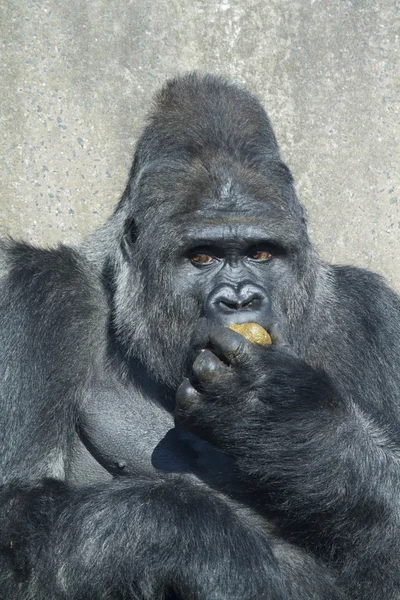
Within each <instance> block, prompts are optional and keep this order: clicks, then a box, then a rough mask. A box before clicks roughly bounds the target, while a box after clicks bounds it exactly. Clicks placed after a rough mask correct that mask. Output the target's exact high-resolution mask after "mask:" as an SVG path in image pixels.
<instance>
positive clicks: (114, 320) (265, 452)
mask: <svg viewBox="0 0 400 600" xmlns="http://www.w3.org/2000/svg"><path fill="white" fill-rule="evenodd" d="M1 252H2V257H1V264H2V268H3V277H2V280H1V295H0V314H1V331H0V338H1V347H0V375H1V377H0V390H1V392H0V393H1V410H0V427H1V431H2V435H1V440H0V446H1V453H0V465H1V466H0V474H1V483H2V487H1V491H0V545H1V550H0V598H1V599H4V600H128V599H129V600H161V599H162V598H164V599H165V600H167V599H168V600H177V599H180V600H260V599H261V598H265V599H266V600H339V599H341V598H342V599H344V598H346V599H349V600H350V599H351V600H383V599H384V600H397V599H398V598H399V597H400V518H399V515H400V512H399V508H400V434H399V432H400V370H399V365H400V303H399V299H398V297H397V296H396V295H395V294H394V293H393V292H391V291H390V290H389V289H388V288H387V287H386V286H385V284H384V282H383V281H382V280H381V279H380V278H379V277H378V276H376V275H373V274H371V273H369V272H367V271H363V270H360V269H354V268H347V267H332V266H330V265H326V264H324V263H322V262H321V261H320V259H319V258H318V256H317V254H316V253H315V251H314V249H313V247H312V245H311V243H310V241H309V238H308V234H307V228H306V223H305V218H304V214H303V210H302V207H301V205H300V204H299V202H298V200H297V198H296V194H295V191H294V188H293V182H292V178H291V175H290V172H289V170H288V168H287V167H286V166H285V165H284V164H283V162H282V161H281V158H280V155H279V150H278V147H277V143H276V140H275V137H274V134H273V131H272V129H271V125H270V123H269V120H268V118H267V116H266V114H265V112H264V110H263V109H262V108H261V106H260V104H259V103H258V102H257V100H256V99H255V98H253V97H252V96H251V95H250V94H249V93H248V92H246V91H244V90H241V89H239V88H237V87H235V86H234V85H231V84H230V83H227V82H226V81H223V80H221V79H220V78H217V77H213V76H197V75H189V76H186V77H182V78H179V79H176V80H172V81H169V82H168V83H167V84H166V86H165V87H164V88H163V89H162V90H161V92H160V93H159V94H158V96H157V97H156V101H155V105H154V108H153V111H152V112H151V115H150V118H149V122H148V125H147V127H146V128H145V130H144V133H143V135H142V137H141V139H140V140H139V143H138V146H137V151H136V154H135V159H134V162H133V166H132V170H131V175H130V178H129V182H128V185H127V189H126V191H125V193H124V195H123V197H122V199H121V201H120V203H119V205H118V207H117V209H116V211H115V213H114V215H113V216H112V217H111V218H110V220H109V221H108V222H107V223H106V224H105V225H104V227H103V228H102V229H101V230H99V231H98V232H96V233H95V234H94V235H93V236H92V237H91V238H90V239H89V241H88V242H87V243H86V244H85V245H82V246H81V247H79V248H68V247H63V246H60V247H59V248H57V249H54V250H42V249H37V248H33V247H31V246H29V245H27V244H24V243H18V242H13V241H4V242H2V245H1ZM260 252H261V253H262V254H261V260H259V253H260ZM199 255H200V256H201V260H204V264H202V263H200V264H198V262H197V260H198V256H199ZM204 256H205V257H206V259H204ZM264 258H265V260H264ZM246 286H247V287H246ZM220 290H222V293H226V290H228V292H229V293H231V294H233V297H234V298H239V296H240V294H242V293H243V294H244V293H245V292H244V291H243V290H256V292H254V293H253V296H251V298H250V300H249V299H248V298H247V300H246V302H244V304H243V303H242V304H243V305H242V304H241V303H240V302H239V300H237V301H236V300H235V301H233V302H232V301H231V300H229V298H230V296H229V298H228V299H226V298H225V296H223V295H222V296H221V294H220V295H219V296H218V294H219V293H220V292H219V291H220ZM240 290H242V291H240ZM246 293H248V294H250V292H248V291H247V292H246ZM235 294H236V296H235ZM215 298H217V300H215ZM221 298H222V300H221ZM240 298H241V296H240ZM210 299H211V300H210ZM246 303H247V304H246ZM254 306H256V307H257V309H254ZM259 307H261V308H259ZM253 309H254V310H255V312H254V315H255V317H254V318H255V319H256V320H259V321H260V322H261V323H262V324H265V326H266V327H267V326H268V327H270V328H271V331H273V332H275V333H276V334H277V338H276V340H277V341H275V343H274V344H273V345H272V347H268V348H263V347H259V346H256V345H251V344H250V343H249V342H245V341H244V340H243V338H242V337H241V336H239V335H238V334H235V333H233V332H231V331H230V330H227V329H226V327H221V325H226V324H227V323H228V321H227V318H228V317H226V316H224V315H225V313H226V314H228V316H229V319H231V320H232V319H234V318H235V315H236V314H237V315H239V316H240V320H239V322H241V321H243V320H245V318H244V316H245V315H244V312H243V311H247V313H246V314H252V315H253V312H251V311H253ZM212 311H214V312H215V311H217V312H216V314H217V316H216V317H215V318H214V317H210V314H214V312H212ZM218 311H222V312H218ZM224 311H225V312H224ZM263 311H264V312H263ZM232 314H233V316H232ZM262 315H264V316H262ZM263 319H264V320H263ZM264 321H265V322H264ZM204 348H206V350H204ZM202 349H203V351H202V352H200V350H202ZM182 381H183V383H182Z"/></svg>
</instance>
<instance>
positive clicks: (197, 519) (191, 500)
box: [0, 245, 338, 600]
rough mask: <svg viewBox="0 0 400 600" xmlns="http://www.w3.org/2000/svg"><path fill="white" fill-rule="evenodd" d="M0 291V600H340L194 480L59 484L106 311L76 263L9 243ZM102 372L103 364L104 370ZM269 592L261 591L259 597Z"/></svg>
mask: <svg viewBox="0 0 400 600" xmlns="http://www.w3.org/2000/svg"><path fill="white" fill-rule="evenodd" d="M9 263H10V264H8V267H7V268H8V270H9V272H8V275H7V276H6V277H5V279H4V281H3V283H2V288H1V292H0V318H1V322H2V328H1V349H0V368H1V378H0V382H1V384H2V386H1V410H0V428H1V431H2V435H1V452H0V474H1V484H2V485H1V488H0V595H1V597H4V598H10V599H11V598H17V597H18V598H19V599H20V600H26V599H28V598H29V599H30V598H35V600H49V599H50V598H51V599H52V600H59V599H60V600H61V599H64V598H69V599H72V598H76V599H77V598H80V599H83V598H90V599H96V600H98V599H99V600H100V599H103V598H114V597H118V598H122V597H123V598H129V599H131V598H132V599H136V598H140V600H143V599H147V600H154V599H156V598H157V599H158V598H160V597H162V594H163V592H164V591H165V590H170V589H171V590H174V591H175V592H176V593H177V595H178V597H179V598H194V599H196V600H197V599H198V600H212V599H215V600H217V599H218V600H222V599H224V598H226V599H228V598H229V600H235V599H236V600H244V599H251V598H262V597H263V594H264V593H268V598H269V599H273V600H295V599H297V598H299V597H302V598H305V599H311V598H312V599H313V600H314V598H317V599H318V600H323V599H326V598H327V597H329V598H337V597H338V596H337V594H336V592H335V590H334V585H333V583H332V581H331V579H330V577H329V576H328V575H327V574H326V572H325V570H324V569H323V568H322V567H320V566H319V565H318V564H317V563H316V561H315V560H314V559H312V558H311V557H309V556H307V555H306V554H305V553H304V552H302V551H299V550H297V549H295V548H292V547H291V546H289V545H287V544H285V543H283V542H280V541H278V540H275V538H274V536H273V535H272V534H270V533H268V532H267V531H266V530H265V529H264V524H262V523H260V522H257V520H256V519H255V518H254V517H253V516H251V514H249V513H248V512H246V511H245V510H243V509H242V508H240V507H237V506H235V505H234V504H233V503H228V502H227V501H226V500H224V499H223V498H222V497H218V496H217V495H216V494H214V493H213V492H212V491H211V490H209V489H207V488H205V487H202V486H200V485H198V484H194V483H193V482H192V481H191V480H190V479H189V478H176V477H171V478H161V477H158V475H157V474H150V475H149V474H144V475H143V474H138V475H137V476H136V477H129V478H124V479H119V480H117V479H114V480H112V481H110V482H107V483H104V484H99V485H87V486H86V487H84V488H78V487H74V486H71V485H69V484H68V483H67V482H66V481H65V480H66V474H65V473H66V469H67V467H68V460H69V452H70V449H71V444H72V440H73V437H74V435H75V426H76V423H77V422H78V420H79V415H80V410H81V405H82V402H83V401H84V398H85V393H86V390H87V389H88V388H89V389H90V388H91V386H92V384H93V380H94V379H96V378H97V377H99V376H100V375H99V373H100V372H101V370H102V365H103V364H105V362H106V361H104V362H103V359H104V356H103V353H104V352H105V347H106V326H107V320H106V315H107V309H106V304H105V302H104V299H103V297H102V291H101V286H100V284H99V282H98V281H97V280H96V278H95V277H94V276H92V274H91V271H90V270H89V269H88V268H87V265H86V264H85V261H84V260H83V259H82V257H80V256H79V254H77V253H75V252H74V251H72V250H70V249H66V248H60V249H58V250H54V251H43V250H33V249H31V248H29V247H28V246H24V245H13V246H12V247H11V248H10V250H9ZM103 370H104V367H103ZM265 590H268V592H265Z"/></svg>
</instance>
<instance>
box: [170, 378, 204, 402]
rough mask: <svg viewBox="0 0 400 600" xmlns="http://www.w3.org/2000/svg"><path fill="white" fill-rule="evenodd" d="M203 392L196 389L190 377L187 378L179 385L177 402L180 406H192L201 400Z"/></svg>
mask: <svg viewBox="0 0 400 600" xmlns="http://www.w3.org/2000/svg"><path fill="white" fill-rule="evenodd" d="M200 398H201V394H200V393H199V392H198V391H197V390H195V389H194V387H193V386H192V384H191V383H190V381H189V380H188V379H185V381H184V382H183V383H181V385H180V386H179V387H178V390H177V392H176V402H177V404H178V405H179V407H182V408H185V407H190V406H192V405H193V404H196V403H197V402H199V400H200Z"/></svg>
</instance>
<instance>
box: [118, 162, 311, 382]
mask: <svg viewBox="0 0 400 600" xmlns="http://www.w3.org/2000/svg"><path fill="white" fill-rule="evenodd" d="M138 193H140V194H141V199H142V203H143V198H147V200H148V201H147V207H145V209H144V210H143V212H142V213H141V214H140V215H137V216H136V218H135V232H136V234H137V237H136V238H135V240H134V241H131V242H130V251H129V252H128V257H127V259H126V261H125V264H124V267H123V271H122V274H121V276H120V278H119V283H118V285H117V309H116V320H117V324H118V327H119V331H120V334H121V335H122V336H123V338H124V339H125V340H126V343H127V345H128V346H129V347H130V348H131V351H132V352H133V353H134V354H135V355H136V356H138V357H139V358H140V359H142V360H143V362H145V363H146V364H148V365H149V366H150V368H151V369H152V371H153V373H154V374H155V375H156V376H157V377H158V378H160V379H161V380H163V381H165V382H166V383H168V384H169V385H171V386H172V387H175V386H177V385H179V383H180V382H181V381H182V377H183V376H184V375H186V374H187V369H188V367H189V365H190V364H192V361H193V358H194V354H195V353H197V352H198V351H199V349H200V348H201V347H204V345H205V344H206V342H207V335H208V332H209V331H210V329H211V328H212V327H213V326H215V325H217V324H222V325H229V324H232V323H244V322H256V323H259V324H260V325H262V326H263V327H264V328H265V329H267V330H268V329H271V327H273V326H275V324H276V322H278V323H279V327H280V328H281V329H282V330H283V329H284V328H285V323H286V320H287V316H288V313H289V312H290V311H292V312H293V311H294V310H295V308H296V305H299V304H300V299H301V297H302V296H304V295H305V286H306V284H305V279H306V274H307V273H308V272H309V267H308V258H309V257H308V251H309V242H308V238H307V234H306V231H305V227H304V224H303V223H302V222H300V220H299V219H298V216H297V215H295V214H293V211H290V210H289V209H288V208H287V206H286V204H285V202H284V201H283V198H282V193H281V191H280V189H279V187H277V186H275V185H271V183H269V182H268V179H267V178H265V177H264V176H262V175H260V174H257V173H254V172H243V170H241V172H240V177H239V176H238V173H237V172H235V169H232V168H230V169H227V168H222V169H219V170H218V169H217V168H216V167H215V165H214V167H211V166H208V168H204V165H201V167H199V164H196V165H191V167H190V168H186V169H184V168H182V167H181V166H180V168H178V167H177V169H176V172H175V173H174V176H173V177H171V166H168V169H165V170H163V169H160V168H159V167H157V169H155V170H151V169H150V170H148V172H146V174H145V176H144V177H142V181H141V185H140V186H138ZM172 194H173V202H170V201H169V200H170V198H171V195H172ZM292 320H293V319H292Z"/></svg>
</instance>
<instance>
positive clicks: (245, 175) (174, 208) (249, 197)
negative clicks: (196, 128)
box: [136, 155, 290, 218]
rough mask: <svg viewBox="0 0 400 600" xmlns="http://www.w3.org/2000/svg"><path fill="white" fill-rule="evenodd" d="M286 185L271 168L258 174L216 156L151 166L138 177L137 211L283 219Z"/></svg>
mask: <svg viewBox="0 0 400 600" xmlns="http://www.w3.org/2000/svg"><path fill="white" fill-rule="evenodd" d="M289 185H290V182H289V181H286V180H285V178H284V177H280V178H279V179H277V177H276V171H273V170H272V168H271V169H270V170H268V169H267V168H266V169H265V172H260V171H259V170H254V169H250V168H248V167H245V166H244V165H242V164H240V163H238V162H237V161H234V160H233V159H232V158H230V157H221V156H220V155H218V156H217V157H215V158H214V160H211V159H210V160H208V161H207V162H206V161H204V160H199V159H196V160H192V161H190V162H185V161H183V162H179V161H173V162H171V163H170V162H166V161H163V162H160V163H159V162H155V163H151V164H149V165H148V166H147V167H146V168H145V169H143V170H142V172H141V174H140V178H139V183H138V188H137V192H138V193H137V206H136V208H140V209H142V210H143V211H146V210H147V209H153V210H154V209H157V207H158V208H160V210H161V211H162V212H163V214H171V215H172V214H176V213H180V214H185V213H190V214H192V215H197V214H199V213H200V214H201V215H202V216H204V217H207V218H215V217H216V216H217V213H224V214H229V213H233V212H240V213H243V214H246V215H249V214H252V215H254V216H257V215H260V216H261V215H263V214H265V212H266V211H268V212H269V213H271V214H272V213H273V212H275V213H276V216H278V214H279V215H280V218H282V214H283V213H286V212H287V209H288V207H287V205H286V202H285V200H284V191H285V189H287V188H288V186H289Z"/></svg>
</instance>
